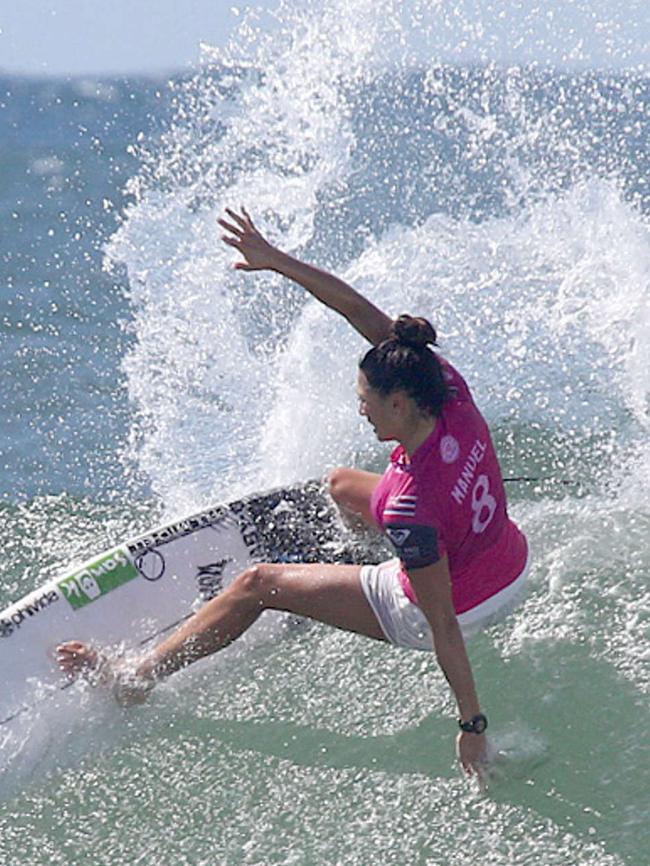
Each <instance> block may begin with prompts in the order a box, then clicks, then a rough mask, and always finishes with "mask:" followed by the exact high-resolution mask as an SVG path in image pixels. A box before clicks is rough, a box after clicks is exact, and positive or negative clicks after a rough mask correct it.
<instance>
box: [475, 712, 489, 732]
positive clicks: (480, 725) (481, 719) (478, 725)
mask: <svg viewBox="0 0 650 866" xmlns="http://www.w3.org/2000/svg"><path fill="white" fill-rule="evenodd" d="M486 728H487V719H486V718H485V716H477V717H476V718H475V719H474V733H475V734H482V733H483V731H484V730H485V729H486Z"/></svg>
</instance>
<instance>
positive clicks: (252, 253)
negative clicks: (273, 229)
mask: <svg viewBox="0 0 650 866" xmlns="http://www.w3.org/2000/svg"><path fill="white" fill-rule="evenodd" d="M226 213H227V214H228V216H229V217H230V220H231V222H228V221H227V220H225V219H219V220H218V223H219V225H220V226H221V227H222V228H224V229H226V231H227V232H228V234H226V235H222V236H221V240H222V241H223V242H224V243H226V244H228V245H229V246H231V247H234V248H235V249H236V250H239V252H240V253H241V254H242V256H243V257H244V261H243V262H236V263H235V265H234V267H235V268H236V269H237V270H239V271H263V270H267V269H268V268H273V266H274V264H275V260H276V258H277V256H278V250H277V249H276V248H275V247H274V246H273V245H272V244H270V243H269V242H268V241H267V240H266V238H264V237H263V236H262V235H261V234H260V232H259V231H258V230H257V229H256V228H255V226H254V225H253V221H252V220H251V218H250V215H249V214H248V212H247V211H246V209H245V208H243V207H242V209H241V214H238V213H235V211H233V210H230V208H226Z"/></svg>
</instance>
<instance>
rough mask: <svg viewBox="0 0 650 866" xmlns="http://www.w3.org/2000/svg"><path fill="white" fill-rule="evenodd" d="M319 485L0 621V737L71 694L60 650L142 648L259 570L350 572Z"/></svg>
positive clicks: (155, 539)
mask: <svg viewBox="0 0 650 866" xmlns="http://www.w3.org/2000/svg"><path fill="white" fill-rule="evenodd" d="M343 534H344V533H343V531H342V525H341V523H340V521H339V518H338V515H337V513H336V510H335V508H334V507H333V505H332V503H331V501H330V500H329V498H328V497H327V496H326V494H325V493H324V490H323V489H322V486H321V484H320V482H316V481H309V482H305V483H303V484H298V485H295V486H293V487H288V488H279V489H276V490H271V491H268V492H266V493H263V494H259V495H252V496H249V497H246V498H244V499H241V500H238V501H236V502H229V503H226V504H219V505H216V506H214V507H212V508H209V509H207V510H205V511H201V512H199V513H197V514H193V515H190V516H189V517H187V518H184V519H183V520H178V521H175V522H174V523H170V524H167V525H165V526H159V527H157V528H156V529H154V530H152V531H151V532H149V533H147V534H145V535H142V536H139V537H137V538H133V539H131V540H129V541H126V542H124V543H122V544H119V545H117V546H116V547H114V548H111V549H110V550H107V551H105V552H103V553H98V554H97V556H95V557H93V558H92V559H89V560H88V561H87V562H85V563H82V564H81V565H78V566H75V567H72V568H70V569H69V570H68V571H66V573H64V574H63V575H61V576H60V577H58V578H55V579H53V580H51V581H49V582H47V583H46V584H44V585H43V586H42V587H40V588H39V589H37V590H35V591H33V592H31V593H29V594H28V595H26V596H25V597H24V598H22V599H20V601H17V602H15V603H14V604H12V605H10V606H9V607H8V608H6V609H5V610H3V611H2V612H0V671H1V672H2V681H3V682H2V685H3V688H2V690H0V728H2V726H8V725H11V724H17V723H18V722H17V720H18V719H19V718H20V716H21V715H22V714H23V713H24V712H25V711H27V710H28V709H29V708H30V707H32V706H34V705H35V704H36V703H38V702H39V701H41V700H45V699H46V698H47V696H48V695H51V694H54V693H56V692H58V691H60V690H61V689H63V688H66V687H67V686H68V685H69V681H68V680H67V679H66V678H65V677H64V675H63V674H62V673H61V671H60V670H59V669H58V667H57V665H56V663H55V660H54V650H55V648H56V646H57V645H58V644H59V643H61V642H62V641H66V640H72V639H77V640H82V641H88V642H92V643H93V644H95V645H97V646H102V647H110V646H117V645H120V646H122V647H124V649H126V650H128V649H134V648H137V647H143V646H145V645H146V644H148V643H150V642H153V641H155V640H156V639H157V638H160V637H161V636H162V635H164V634H165V633H166V632H169V631H170V630H172V629H173V628H174V627H176V626H177V625H179V624H180V623H181V622H183V620H185V619H187V618H188V617H189V616H191V615H192V613H194V612H195V611H196V610H198V608H199V607H200V606H201V605H202V604H204V603H205V602H206V601H209V600H210V599H212V598H214V597H215V596H216V595H218V594H219V593H220V592H221V591H222V590H223V589H224V588H225V587H226V586H228V584H229V583H230V582H231V581H232V580H233V579H234V577H236V575H237V574H239V573H240V572H241V571H242V570H243V569H244V568H246V567H247V566H248V565H250V564H251V563H253V562H260V561H267V562H289V561H295V562H320V561H322V562H350V561H353V552H352V550H351V548H350V547H349V546H346V545H345V544H344V543H343V542H342V538H343Z"/></svg>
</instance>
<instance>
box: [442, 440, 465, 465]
mask: <svg viewBox="0 0 650 866" xmlns="http://www.w3.org/2000/svg"><path fill="white" fill-rule="evenodd" d="M440 456H441V457H442V462H443V463H455V462H456V461H457V460H458V458H459V457H460V445H459V444H458V439H455V438H454V437H453V436H449V435H447V436H443V437H442V439H441V440H440Z"/></svg>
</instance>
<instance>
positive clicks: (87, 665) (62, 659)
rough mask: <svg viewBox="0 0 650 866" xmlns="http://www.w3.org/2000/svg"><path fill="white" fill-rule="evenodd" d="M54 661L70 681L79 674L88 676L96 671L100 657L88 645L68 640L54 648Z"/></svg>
mask: <svg viewBox="0 0 650 866" xmlns="http://www.w3.org/2000/svg"><path fill="white" fill-rule="evenodd" d="M56 660H57V662H58V664H59V667H60V668H61V670H62V671H63V672H64V673H65V674H67V675H68V676H69V677H70V678H71V679H74V678H75V677H78V676H79V675H81V674H88V673H90V672H91V671H95V670H97V668H98V667H99V664H100V661H101V656H100V654H99V653H98V652H97V650H96V649H95V648H94V647H92V646H90V645H89V644H85V643H82V642H81V641H79V640H70V641H67V643H62V644H59V646H58V647H57V648H56Z"/></svg>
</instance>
